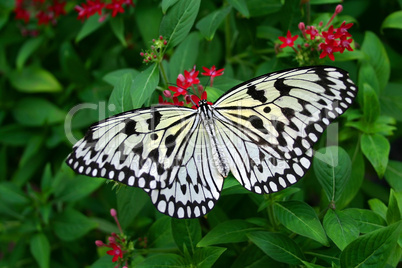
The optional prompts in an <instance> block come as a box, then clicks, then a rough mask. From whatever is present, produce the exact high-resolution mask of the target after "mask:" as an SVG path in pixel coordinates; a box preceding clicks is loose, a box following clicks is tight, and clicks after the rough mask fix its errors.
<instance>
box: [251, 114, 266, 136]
mask: <svg viewBox="0 0 402 268" xmlns="http://www.w3.org/2000/svg"><path fill="white" fill-rule="evenodd" d="M248 121H249V122H250V123H251V125H252V126H253V127H254V128H256V129H258V130H259V131H261V132H262V133H264V134H268V133H269V132H268V130H267V129H266V128H265V127H264V121H262V119H261V118H259V117H258V116H255V115H252V116H250V117H249V118H248Z"/></svg>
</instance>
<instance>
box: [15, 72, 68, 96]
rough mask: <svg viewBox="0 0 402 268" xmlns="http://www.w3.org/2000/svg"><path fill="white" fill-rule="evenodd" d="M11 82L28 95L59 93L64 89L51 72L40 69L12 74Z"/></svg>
mask: <svg viewBox="0 0 402 268" xmlns="http://www.w3.org/2000/svg"><path fill="white" fill-rule="evenodd" d="M10 82H11V84H12V85H13V87H15V88H16V89H17V90H19V91H21V92H27V93H40V92H59V91H61V90H62V87H61V85H60V83H59V81H57V79H56V78H55V77H54V76H53V74H51V73H50V72H48V71H46V70H45V69H41V68H38V67H26V68H23V69H22V70H21V71H13V72H12V73H10Z"/></svg>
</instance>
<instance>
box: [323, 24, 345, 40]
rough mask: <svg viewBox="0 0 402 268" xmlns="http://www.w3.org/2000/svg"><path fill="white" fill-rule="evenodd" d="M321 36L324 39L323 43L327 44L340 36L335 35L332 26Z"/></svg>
mask: <svg viewBox="0 0 402 268" xmlns="http://www.w3.org/2000/svg"><path fill="white" fill-rule="evenodd" d="M322 36H323V37H324V38H325V42H327V43H329V42H331V41H333V40H335V39H337V38H339V37H341V35H339V34H337V33H336V32H335V31H334V26H332V25H331V26H330V27H329V29H328V31H323V32H322Z"/></svg>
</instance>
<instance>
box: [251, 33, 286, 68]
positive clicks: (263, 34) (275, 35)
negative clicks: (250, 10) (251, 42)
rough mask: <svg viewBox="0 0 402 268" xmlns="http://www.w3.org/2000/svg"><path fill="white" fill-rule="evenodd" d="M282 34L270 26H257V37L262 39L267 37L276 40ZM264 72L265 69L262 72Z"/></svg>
mask: <svg viewBox="0 0 402 268" xmlns="http://www.w3.org/2000/svg"><path fill="white" fill-rule="evenodd" d="M281 35H282V31H281V30H279V29H277V28H274V27H272V26H267V25H261V26H258V27H257V37H258V38H262V39H268V40H271V41H276V40H277V39H278V36H281ZM263 73H264V74H265V73H266V72H265V71H264V72H263Z"/></svg>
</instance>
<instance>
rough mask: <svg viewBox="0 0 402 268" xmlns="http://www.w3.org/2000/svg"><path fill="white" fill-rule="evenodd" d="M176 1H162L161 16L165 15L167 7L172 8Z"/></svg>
mask: <svg viewBox="0 0 402 268" xmlns="http://www.w3.org/2000/svg"><path fill="white" fill-rule="evenodd" d="M177 1H178V0H162V12H163V14H166V11H167V10H168V9H169V7H171V6H173V5H174V4H176V2H177Z"/></svg>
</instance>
